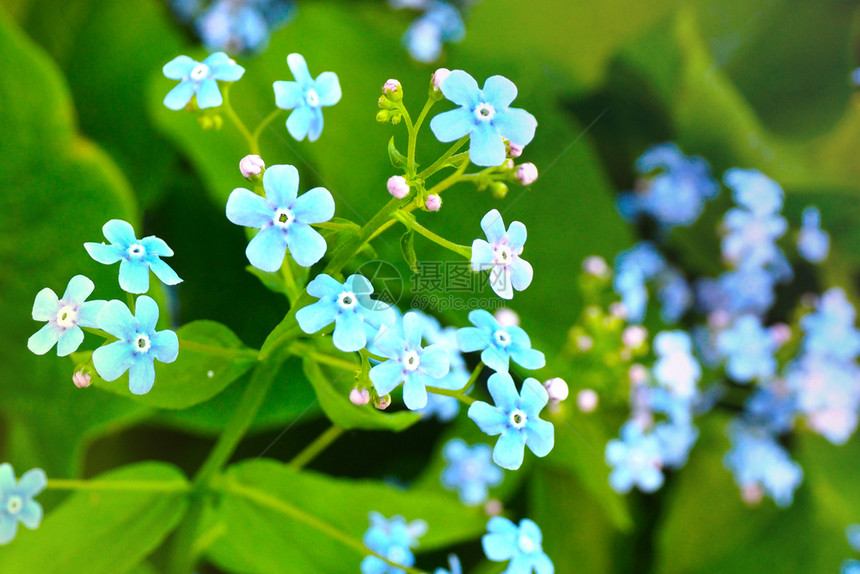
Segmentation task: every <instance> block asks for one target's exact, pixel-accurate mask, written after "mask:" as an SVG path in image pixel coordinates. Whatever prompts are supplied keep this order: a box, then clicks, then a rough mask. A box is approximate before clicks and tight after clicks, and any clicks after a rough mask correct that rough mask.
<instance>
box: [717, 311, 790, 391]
mask: <svg viewBox="0 0 860 574" xmlns="http://www.w3.org/2000/svg"><path fill="white" fill-rule="evenodd" d="M717 348H718V349H719V351H720V354H721V355H722V356H723V357H726V358H727V359H728V363H727V364H726V372H727V373H728V374H729V376H730V377H731V378H732V379H734V380H735V381H737V382H739V383H749V382H751V381H753V380H754V379H759V380H764V379H769V378H770V377H772V376H773V375H774V374H775V373H776V366H777V365H776V358H775V357H774V353H776V350H777V349H778V348H779V344H778V342H777V340H776V337H774V335H773V334H772V333H771V332H770V330H769V329H765V328H764V327H763V326H762V324H761V319H759V318H758V317H756V316H755V315H743V316H741V317H738V318H737V319H736V320H735V322H734V324H733V325H732V326H731V328H729V329H726V330H725V331H722V332H721V333H720V334H719V335H718V336H717Z"/></svg>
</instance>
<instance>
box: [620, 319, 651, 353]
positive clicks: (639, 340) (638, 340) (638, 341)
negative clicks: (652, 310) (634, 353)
mask: <svg viewBox="0 0 860 574" xmlns="http://www.w3.org/2000/svg"><path fill="white" fill-rule="evenodd" d="M647 338H648V330H647V329H646V328H645V327H643V326H641V325H630V326H629V327H627V328H626V329H624V331H623V332H622V333H621V341H622V342H623V343H624V346H625V347H629V348H631V349H638V348H639V347H641V346H642V344H643V343H644V342H645V340H646V339H647Z"/></svg>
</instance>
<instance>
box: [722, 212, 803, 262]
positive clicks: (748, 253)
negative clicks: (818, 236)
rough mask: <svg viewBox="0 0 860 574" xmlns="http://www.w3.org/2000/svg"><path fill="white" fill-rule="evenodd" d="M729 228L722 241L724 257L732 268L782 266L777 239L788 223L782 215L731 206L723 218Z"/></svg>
mask: <svg viewBox="0 0 860 574" xmlns="http://www.w3.org/2000/svg"><path fill="white" fill-rule="evenodd" d="M723 227H725V229H726V230H727V231H728V233H727V234H726V236H725V237H723V242H722V253H723V258H724V259H725V260H726V261H727V262H728V263H730V264H731V265H733V266H735V267H773V266H782V261H781V260H782V259H783V258H784V257H785V255H784V254H783V253H782V250H781V249H780V248H779V246H778V245H777V244H776V240H777V239H779V238H780V237H782V236H783V235H784V234H785V231H786V229H788V224H787V223H786V221H785V218H783V217H782V216H781V215H778V214H773V213H756V212H753V211H748V210H746V209H741V208H737V207H735V208H732V209H730V210H729V211H727V212H726V215H725V217H724V218H723Z"/></svg>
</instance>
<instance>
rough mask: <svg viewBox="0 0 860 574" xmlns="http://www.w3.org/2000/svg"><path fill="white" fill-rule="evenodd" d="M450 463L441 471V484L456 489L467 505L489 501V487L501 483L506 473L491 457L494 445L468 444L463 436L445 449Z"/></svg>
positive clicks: (443, 451) (443, 450)
mask: <svg viewBox="0 0 860 574" xmlns="http://www.w3.org/2000/svg"><path fill="white" fill-rule="evenodd" d="M442 456H443V457H444V458H445V461H446V462H447V463H448V466H446V467H445V470H443V471H442V486H444V487H445V488H447V489H448V490H456V491H457V492H458V493H459V495H460V501H461V502H462V503H463V504H465V505H466V506H476V505H478V504H483V503H484V502H486V500H487V497H488V496H489V488H491V487H494V486H498V485H500V484H501V483H502V479H503V478H504V473H503V472H502V469H500V468H499V467H498V466H496V465H494V464H493V463H492V461H491V460H490V456H491V449H490V447H489V445H486V444H476V445H474V446H471V447H470V446H469V445H467V444H466V443H465V442H464V441H462V440H460V439H454V440H451V441H448V443H447V444H446V445H445V448H443V449H442Z"/></svg>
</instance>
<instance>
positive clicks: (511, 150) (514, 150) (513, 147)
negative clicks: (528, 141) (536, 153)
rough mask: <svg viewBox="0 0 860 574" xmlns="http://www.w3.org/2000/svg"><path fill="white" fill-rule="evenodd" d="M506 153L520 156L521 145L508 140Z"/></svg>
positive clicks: (521, 152)
mask: <svg viewBox="0 0 860 574" xmlns="http://www.w3.org/2000/svg"><path fill="white" fill-rule="evenodd" d="M508 155H509V156H511V157H514V158H516V157H520V156H521V155H523V146H521V145H517V144H515V143H511V142H508Z"/></svg>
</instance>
